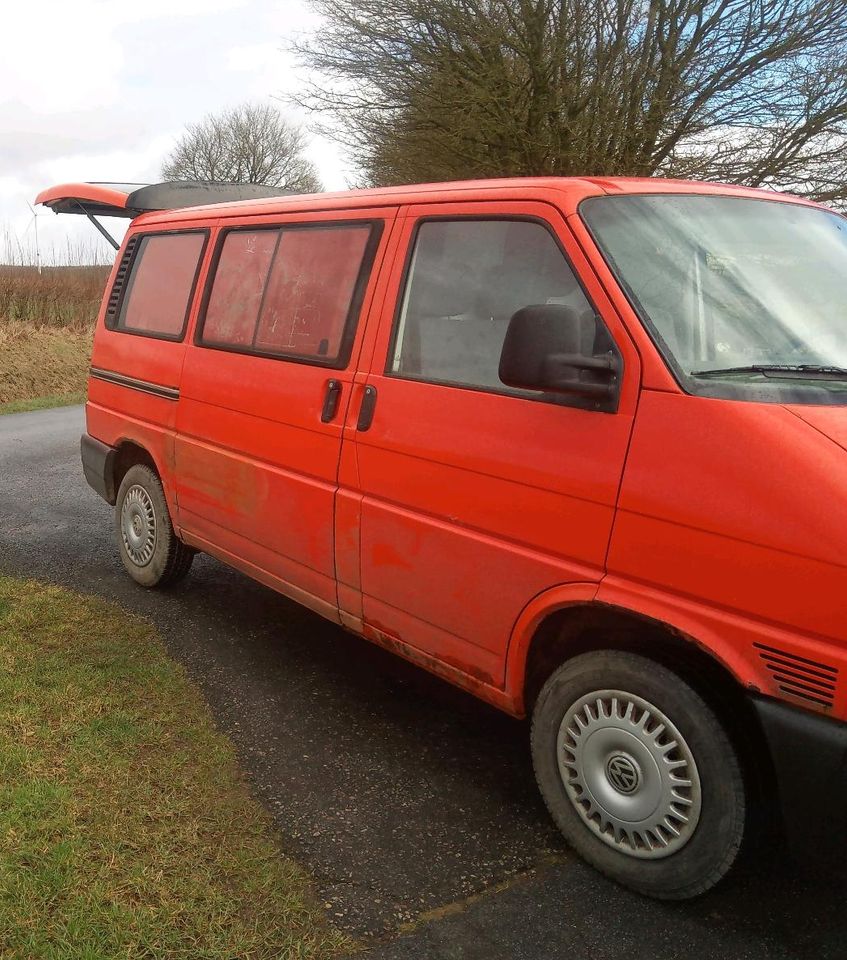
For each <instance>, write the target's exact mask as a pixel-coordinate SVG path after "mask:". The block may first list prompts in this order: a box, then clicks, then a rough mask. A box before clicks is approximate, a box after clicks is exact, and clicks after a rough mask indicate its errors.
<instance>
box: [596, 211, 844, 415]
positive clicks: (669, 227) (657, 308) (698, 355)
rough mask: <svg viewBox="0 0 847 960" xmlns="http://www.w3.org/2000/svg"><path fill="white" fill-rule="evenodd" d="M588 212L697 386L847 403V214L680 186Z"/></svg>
mask: <svg viewBox="0 0 847 960" xmlns="http://www.w3.org/2000/svg"><path fill="white" fill-rule="evenodd" d="M580 213H581V214H582V216H583V218H584V220H585V221H586V223H587V225H588V227H589V229H590V230H591V232H592V234H593V235H594V238H595V239H596V241H597V243H598V245H599V246H600V248H601V250H602V252H603V253H604V255H605V257H606V259H607V261H608V262H609V265H610V266H611V268H612V270H613V271H614V272H615V274H616V275H617V277H618V280H619V281H620V282H621V284H622V286H623V287H624V289H625V290H626V291H627V293H628V294H629V296H630V298H631V300H632V302H633V304H634V305H635V307H636V309H637V310H638V311H639V313H640V314H641V317H642V319H643V320H644V322H645V323H646V324H647V326H648V327H649V328H650V330H651V332H652V334H653V336H654V338H655V340H656V342H657V344H658V346H659V347H660V349H661V350H662V351H663V353H664V355H665V357H666V359H667V360H668V362H669V363H670V365H671V366H672V367H673V369H674V370H675V372H676V373H677V376H678V378H679V379H680V382H681V383H682V384H683V386H684V387H685V388H686V389H688V390H689V391H690V392H692V393H701V394H706V395H710V396H723V397H730V398H738V399H752V400H763V401H772V402H787V401H792V402H800V403H803V402H807V403H847V220H845V219H844V218H842V217H840V216H837V215H836V214H833V213H829V212H828V211H825V210H822V209H820V208H815V207H806V206H802V205H799V204H791V203H782V202H778V201H771V200H750V199H744V198H738V197H726V196H694V195H675V194H651V195H638V196H618V197H598V198H594V199H591V200H588V201H585V202H584V203H583V204H582V206H581V207H580Z"/></svg>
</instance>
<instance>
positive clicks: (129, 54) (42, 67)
mask: <svg viewBox="0 0 847 960" xmlns="http://www.w3.org/2000/svg"><path fill="white" fill-rule="evenodd" d="M317 26H318V19H317V17H316V15H315V14H314V13H313V12H312V11H311V10H310V8H309V7H308V5H307V3H306V2H305V0H286V2H279V0H146V2H145V3H143V4H125V3H121V2H118V0H73V2H70V0H37V2H30V3H29V4H26V3H22V4H16V5H14V6H11V5H9V6H7V7H5V8H4V10H3V40H4V43H3V56H2V58H0V232H3V231H4V230H9V229H11V230H12V231H13V232H14V233H16V234H18V235H21V234H23V232H24V231H27V239H28V240H29V238H30V237H31V235H32V234H33V233H34V229H33V226H32V224H31V214H30V213H29V210H28V208H27V205H26V204H27V201H30V202H31V201H32V200H33V198H34V196H35V194H36V193H37V192H38V191H39V190H40V189H42V188H43V187H45V186H48V185H50V184H53V183H63V182H73V181H76V180H114V181H121V182H133V181H136V182H145V181H150V180H156V179H157V177H158V175H159V169H160V165H161V161H162V159H163V158H164V156H165V155H166V154H167V152H168V151H169V150H170V148H171V146H172V145H173V143H174V142H175V140H176V138H177V137H178V136H179V133H180V132H181V130H182V129H183V127H184V125H185V124H186V123H189V122H194V121H197V120H199V119H200V118H202V117H203V116H204V115H206V114H207V113H210V112H214V111H217V110H220V109H222V108H224V107H227V106H232V105H234V104H236V103H239V102H242V101H244V100H250V99H253V100H255V99H264V98H270V97H273V96H275V95H278V94H280V93H285V92H290V91H291V90H292V89H294V88H296V86H297V84H298V83H300V82H302V75H301V74H300V73H299V72H298V69H297V66H296V64H295V63H294V60H293V58H292V57H291V55H290V54H288V53H284V52H282V48H283V47H284V46H285V44H286V42H287V41H289V40H290V39H291V38H292V37H293V36H295V35H296V34H299V33H303V32H305V31H309V30H313V29H315V28H316V27H317ZM285 112H287V113H288V114H289V115H290V116H291V117H292V119H295V120H297V121H298V122H301V123H304V124H306V125H308V121H309V119H310V118H309V117H306V116H304V115H303V114H302V113H300V112H298V111H296V110H290V109H289V110H286V111H285ZM309 155H310V157H311V158H312V159H313V160H314V161H315V163H316V164H317V165H318V168H319V171H320V173H321V176H322V178H323V180H324V183H325V185H326V186H327V188H329V189H343V188H344V186H345V185H346V183H347V182H348V181H349V180H350V179H351V177H352V176H354V175H355V171H354V170H351V169H350V168H349V166H348V165H346V164H345V161H344V157H343V156H342V155H341V154H340V153H339V150H338V148H337V147H336V146H335V145H334V144H333V143H331V142H329V141H327V140H324V139H321V138H317V137H315V138H314V139H313V142H312V144H311V146H310V148H309ZM81 219H82V218H79V220H81ZM79 220H77V218H73V217H52V216H51V217H45V216H42V217H40V218H39V221H38V228H39V239H40V240H41V239H42V238H43V240H44V243H45V245H48V246H49V245H50V244H54V245H56V246H57V247H61V246H62V245H63V243H64V241H65V240H66V239H67V238H68V237H70V238H75V237H85V238H89V237H91V236H92V235H93V228H91V226H90V224H88V223H87V222H85V221H83V222H79ZM98 242H99V241H98ZM0 256H2V248H0Z"/></svg>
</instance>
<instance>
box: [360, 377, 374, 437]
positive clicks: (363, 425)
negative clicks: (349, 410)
mask: <svg viewBox="0 0 847 960" xmlns="http://www.w3.org/2000/svg"><path fill="white" fill-rule="evenodd" d="M375 408H376V387H372V386H370V384H369V385H368V386H367V387H365V392H364V393H363V394H362V405H361V407H359V419H358V421H357V423H356V429H357V430H361V431H365V430H369V429H370V426H371V424H372V423H373V421H374V409H375Z"/></svg>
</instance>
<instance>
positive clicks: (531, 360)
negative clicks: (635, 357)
mask: <svg viewBox="0 0 847 960" xmlns="http://www.w3.org/2000/svg"><path fill="white" fill-rule="evenodd" d="M596 333H597V320H596V319H595V318H594V317H588V318H587V319H584V318H583V317H580V316H579V315H578V314H577V312H576V311H575V310H573V309H572V308H571V307H566V306H563V305H561V304H552V303H548V304H538V305H536V306H531V307H523V308H522V309H520V310H518V312H517V313H516V314H514V315H513V316H512V319H511V320H510V321H509V328H508V330H507V331H506V339H505V340H504V341H503V349H502V351H501V353H500V379H501V380H502V381H503V383H505V384H506V385H507V386H509V387H518V388H520V389H523V390H539V391H542V392H544V393H558V394H561V395H563V396H570V397H579V398H582V399H584V400H585V401H587V403H586V406H587V407H589V408H590V409H594V410H605V411H609V412H614V411H615V410H617V405H618V393H619V377H620V360H619V358H618V356H617V354H616V353H615V352H613V351H611V350H610V351H609V352H607V353H603V354H601V355H599V356H595V355H594V354H593V352H592V350H593V345H594V340H595V336H596Z"/></svg>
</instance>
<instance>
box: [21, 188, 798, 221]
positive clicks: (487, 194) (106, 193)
mask: <svg viewBox="0 0 847 960" xmlns="http://www.w3.org/2000/svg"><path fill="white" fill-rule="evenodd" d="M615 193H617V194H621V193H624V194H626V193H628V194H643V193H696V194H717V195H728V196H740V197H750V198H758V199H770V200H782V201H786V202H790V203H801V204H805V205H810V206H816V204H814V203H812V202H811V201H808V200H804V199H802V198H799V197H794V196H791V195H789V194H783V193H776V192H774V191H769V190H760V189H754V188H751V187H742V186H736V185H731V184H718V183H707V182H704V181H692V180H669V179H663V178H659V177H511V178H504V179H494V180H458V181H453V182H448V183H425V184H414V185H408V186H399V187H378V188H374V189H365V190H347V191H341V192H337V193H320V194H290V193H289V194H286V193H283V192H281V191H280V190H279V189H278V188H275V187H267V186H263V185H259V184H213V183H192V182H189V181H180V182H177V183H164V184H112V183H77V184H62V185H60V186H56V187H50V188H48V189H47V190H44V191H42V192H41V193H40V194H39V195H38V197H37V198H36V202H37V203H43V204H45V205H47V206H48V207H50V208H51V209H53V210H54V211H55V212H57V213H86V214H96V215H101V216H123V217H139V218H141V220H142V221H143V223H145V224H148V223H149V224H156V223H174V222H186V221H189V222H190V221H194V220H203V219H208V218H209V217H215V218H218V217H221V218H227V217H236V216H245V215H256V216H259V215H272V214H278V213H286V212H289V213H293V212H296V211H298V210H303V211H308V210H319V209H323V210H326V209H327V208H330V209H338V210H343V209H347V208H355V207H362V206H367V207H379V206H396V205H398V204H404V205H406V204H414V203H431V202H432V201H433V200H434V199H436V198H437V199H439V200H446V201H451V200H452V201H464V200H478V201H483V200H488V201H492V200H520V199H523V200H527V199H553V196H552V195H555V199H556V201H557V202H558V203H559V204H561V203H562V201H563V200H564V201H565V203H564V207H565V212H566V213H572V212H575V210H576V206H577V205H578V204H579V202H580V201H581V200H584V199H585V198H586V197H590V196H600V195H603V194H615ZM492 194H496V197H495V196H492Z"/></svg>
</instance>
